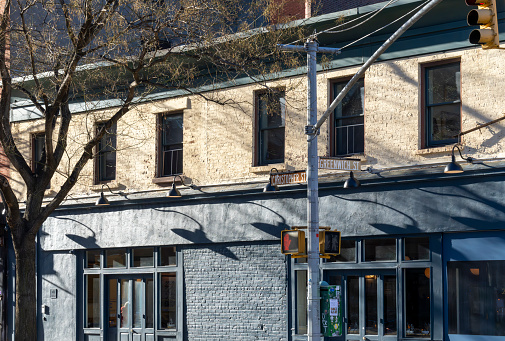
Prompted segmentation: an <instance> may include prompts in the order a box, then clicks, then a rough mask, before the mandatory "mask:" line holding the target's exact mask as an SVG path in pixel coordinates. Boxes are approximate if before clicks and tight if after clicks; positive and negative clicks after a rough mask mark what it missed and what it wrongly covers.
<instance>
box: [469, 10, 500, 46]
mask: <svg viewBox="0 0 505 341" xmlns="http://www.w3.org/2000/svg"><path fill="white" fill-rule="evenodd" d="M465 2H466V4H467V6H478V8H477V9H472V10H471V11H470V12H468V16H467V18H466V19H467V20H466V21H467V23H468V25H479V26H480V28H479V29H475V30H473V31H472V32H471V33H470V36H469V37H468V40H469V41H470V43H471V44H481V45H482V48H484V49H492V48H498V47H500V39H499V36H498V17H497V11H496V0H465Z"/></svg>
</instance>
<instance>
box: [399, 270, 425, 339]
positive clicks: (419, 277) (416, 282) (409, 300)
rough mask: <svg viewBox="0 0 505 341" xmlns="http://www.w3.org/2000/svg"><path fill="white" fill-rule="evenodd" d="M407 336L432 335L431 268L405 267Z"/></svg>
mask: <svg viewBox="0 0 505 341" xmlns="http://www.w3.org/2000/svg"><path fill="white" fill-rule="evenodd" d="M405 323H406V326H405V330H406V332H405V334H406V335H405V336H407V337H416V338H419V337H423V338H424V337H426V338H429V337H430V268H419V269H405Z"/></svg>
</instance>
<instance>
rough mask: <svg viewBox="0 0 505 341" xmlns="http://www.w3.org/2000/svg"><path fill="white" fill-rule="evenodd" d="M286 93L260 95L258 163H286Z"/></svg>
mask: <svg viewBox="0 0 505 341" xmlns="http://www.w3.org/2000/svg"><path fill="white" fill-rule="evenodd" d="M284 121H285V103H284V92H275V93H265V94H260V95H258V126H259V130H258V146H259V155H258V162H259V164H260V165H264V164H269V163H277V162H284V142H285V137H284V134H285V131H284V123H285V122H284Z"/></svg>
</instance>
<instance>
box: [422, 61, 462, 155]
mask: <svg viewBox="0 0 505 341" xmlns="http://www.w3.org/2000/svg"><path fill="white" fill-rule="evenodd" d="M451 64H458V65H459V72H460V79H459V83H460V86H459V89H460V91H459V101H453V102H441V103H434V104H430V105H428V103H427V101H428V77H427V74H428V71H429V70H430V69H434V68H442V67H444V66H449V65H451ZM420 76H421V86H420V92H421V148H436V147H442V146H446V145H451V144H454V143H457V142H458V137H455V138H453V139H447V140H441V141H432V140H431V138H430V130H431V123H430V115H429V108H432V107H436V106H441V105H447V104H458V103H459V119H460V122H459V125H460V126H459V131H460V132H461V131H462V130H461V123H462V119H463V117H462V98H461V97H462V96H461V89H462V87H461V84H462V81H461V59H460V58H456V59H446V60H440V61H436V62H432V63H426V64H421V65H420Z"/></svg>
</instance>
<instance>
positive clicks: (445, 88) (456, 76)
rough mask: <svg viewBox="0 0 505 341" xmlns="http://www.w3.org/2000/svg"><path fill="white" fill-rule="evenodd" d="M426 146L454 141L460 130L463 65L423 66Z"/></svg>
mask: <svg viewBox="0 0 505 341" xmlns="http://www.w3.org/2000/svg"><path fill="white" fill-rule="evenodd" d="M424 83H425V84H424V106H425V108H424V115H425V135H426V137H425V139H426V142H425V145H426V147H433V146H437V145H445V144H451V143H455V142H457V141H458V139H457V135H458V134H459V133H460V132H461V97H460V84H461V80H460V65H459V62H457V63H450V64H443V65H437V66H433V67H426V68H424Z"/></svg>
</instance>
